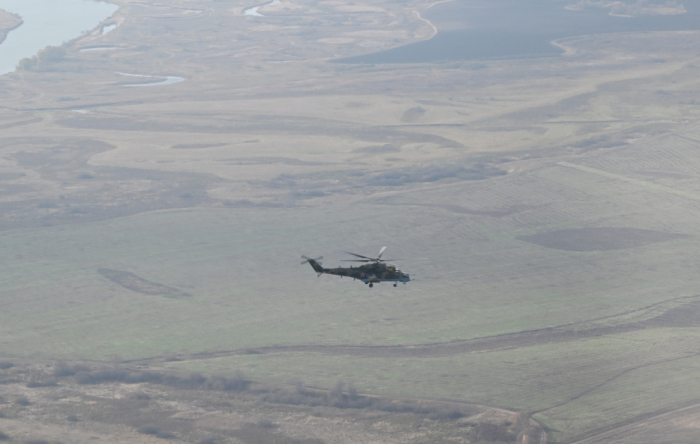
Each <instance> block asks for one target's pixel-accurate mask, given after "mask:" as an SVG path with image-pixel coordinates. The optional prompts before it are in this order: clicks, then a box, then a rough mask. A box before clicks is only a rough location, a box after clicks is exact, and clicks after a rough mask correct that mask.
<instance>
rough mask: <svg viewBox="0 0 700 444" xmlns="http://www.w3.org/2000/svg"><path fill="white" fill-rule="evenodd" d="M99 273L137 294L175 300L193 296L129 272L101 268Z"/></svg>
mask: <svg viewBox="0 0 700 444" xmlns="http://www.w3.org/2000/svg"><path fill="white" fill-rule="evenodd" d="M97 272H98V273H100V274H101V275H102V276H104V277H106V278H107V279H109V280H110V281H112V282H114V283H115V284H117V285H121V286H122V287H124V288H126V289H129V290H131V291H135V292H137V293H141V294H148V295H154V296H165V297H166V298H173V299H180V298H184V297H188V296H191V295H190V294H189V293H185V292H183V291H181V290H178V289H177V288H173V287H168V286H167V285H163V284H159V283H157V282H151V281H149V280H146V279H143V278H141V277H138V276H136V275H135V274H134V273H131V272H128V271H120V270H110V269H108V268H100V269H99V270H97Z"/></svg>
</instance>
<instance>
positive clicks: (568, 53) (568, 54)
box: [549, 40, 576, 57]
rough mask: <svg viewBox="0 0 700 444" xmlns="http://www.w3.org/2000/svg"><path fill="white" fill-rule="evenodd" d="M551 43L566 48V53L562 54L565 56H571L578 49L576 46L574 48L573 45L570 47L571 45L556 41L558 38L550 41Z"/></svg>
mask: <svg viewBox="0 0 700 444" xmlns="http://www.w3.org/2000/svg"><path fill="white" fill-rule="evenodd" d="M549 43H551V44H552V45H554V46H556V47H557V48H561V49H563V50H564V54H562V56H564V57H569V56H572V55H574V54H576V49H575V48H572V47H570V46H564V45H562V44H561V43H559V42H558V41H556V40H552V41H551V42H549Z"/></svg>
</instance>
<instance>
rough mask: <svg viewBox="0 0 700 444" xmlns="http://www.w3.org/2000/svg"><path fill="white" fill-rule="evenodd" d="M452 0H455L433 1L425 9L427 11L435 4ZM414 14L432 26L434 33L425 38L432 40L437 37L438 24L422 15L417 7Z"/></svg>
mask: <svg viewBox="0 0 700 444" xmlns="http://www.w3.org/2000/svg"><path fill="white" fill-rule="evenodd" d="M451 1H454V0H440V1H437V2H434V3H431V4H430V5H429V6H428V7H427V8H425V11H427V10H428V9H430V8H432V7H433V6H435V5H439V4H441V3H448V2H451ZM413 14H414V15H415V16H416V17H417V18H418V20H422V21H424V22H425V23H427V24H428V26H430V27H431V28H432V30H433V34H432V35H431V36H430V37H428V38H426V39H425V40H430V39H432V38H433V37H435V36H436V35H438V28H437V26H435V25H434V24H433V22H431V21H430V20H428V19H427V18H424V17H423V16H422V15H421V13H420V12H419V11H418V10H417V9H414V10H413Z"/></svg>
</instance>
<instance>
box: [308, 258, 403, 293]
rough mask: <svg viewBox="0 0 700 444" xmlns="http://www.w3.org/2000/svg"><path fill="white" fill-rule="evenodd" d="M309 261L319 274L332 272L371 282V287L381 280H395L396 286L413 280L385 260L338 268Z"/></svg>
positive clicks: (335, 274)
mask: <svg viewBox="0 0 700 444" xmlns="http://www.w3.org/2000/svg"><path fill="white" fill-rule="evenodd" d="M308 262H309V263H310V264H311V267H313V269H314V271H315V272H316V273H318V275H319V276H320V275H322V274H332V275H334V276H340V277H343V276H346V277H350V278H353V279H357V280H359V281H362V282H364V283H365V284H369V286H370V287H372V286H373V284H378V283H380V282H394V286H396V283H398V282H403V283H404V284H405V283H406V282H409V281H410V280H411V278H410V277H409V275H408V274H407V273H403V272H402V271H401V270H399V269H398V268H396V267H395V266H394V265H391V264H385V263H383V262H373V263H369V264H366V265H360V266H359V267H336V268H323V267H322V266H321V265H320V264H319V263H318V262H316V261H315V260H313V259H309V261H308Z"/></svg>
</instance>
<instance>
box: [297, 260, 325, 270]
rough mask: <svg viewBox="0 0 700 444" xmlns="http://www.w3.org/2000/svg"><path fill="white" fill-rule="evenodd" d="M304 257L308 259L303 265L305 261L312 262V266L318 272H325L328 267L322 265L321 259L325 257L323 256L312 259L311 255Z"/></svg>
mask: <svg viewBox="0 0 700 444" xmlns="http://www.w3.org/2000/svg"><path fill="white" fill-rule="evenodd" d="M301 258H302V259H306V260H305V261H303V262H302V263H301V265H304V264H305V263H307V262H308V263H310V264H311V267H312V268H313V269H314V271H315V272H316V273H323V272H324V271H325V270H326V269H325V268H323V267H322V266H321V262H320V261H321V259H323V256H321V257H317V258H316V259H311V258H310V257H306V256H302V257H301Z"/></svg>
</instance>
